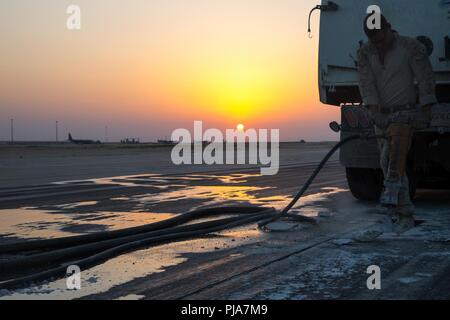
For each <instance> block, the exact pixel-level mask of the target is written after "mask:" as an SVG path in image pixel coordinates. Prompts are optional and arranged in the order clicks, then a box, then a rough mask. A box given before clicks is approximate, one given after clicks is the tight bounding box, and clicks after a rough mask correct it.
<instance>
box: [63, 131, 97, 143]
mask: <svg viewBox="0 0 450 320" xmlns="http://www.w3.org/2000/svg"><path fill="white" fill-rule="evenodd" d="M69 141H70V142H72V143H75V144H100V143H101V142H100V141H99V140H97V141H94V140H78V139H74V138H72V135H71V134H70V133H69Z"/></svg>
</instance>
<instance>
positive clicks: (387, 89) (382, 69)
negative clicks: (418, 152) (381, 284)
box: [358, 15, 437, 232]
mask: <svg viewBox="0 0 450 320" xmlns="http://www.w3.org/2000/svg"><path fill="white" fill-rule="evenodd" d="M371 17H372V15H368V16H367V17H366V19H365V21H364V31H365V33H366V35H367V37H368V38H369V41H368V42H367V43H365V44H364V45H362V47H361V48H360V50H359V53H358V73H359V89H360V93H361V97H362V101H363V105H364V106H365V107H366V108H367V109H368V111H369V114H370V117H371V119H372V122H373V124H374V127H375V133H376V135H380V136H384V137H386V138H385V139H379V141H378V147H379V150H380V154H381V163H380V165H381V168H382V170H383V174H384V192H383V194H382V196H381V199H380V202H381V205H382V206H383V208H387V211H388V213H389V214H390V216H391V218H392V221H393V222H394V223H395V224H394V228H395V229H396V231H397V232H403V231H405V230H407V229H409V228H412V227H414V205H413V204H412V202H411V198H410V190H409V180H408V177H407V174H406V163H407V155H408V151H409V149H410V147H411V141H412V136H413V133H414V129H417V128H418V127H417V126H418V123H419V121H418V119H419V118H421V119H424V118H425V119H430V118H431V107H432V105H434V104H436V103H437V100H436V95H435V80H434V73H433V70H432V66H431V62H430V59H429V57H428V54H427V50H426V48H425V46H424V45H422V43H421V42H419V41H418V40H416V39H413V38H409V37H405V36H401V35H399V34H398V33H397V32H396V31H394V30H393V29H392V27H391V24H390V23H389V22H388V21H387V20H386V18H385V17H384V16H383V15H381V17H380V20H381V25H380V28H374V29H372V28H370V27H369V23H368V22H369V19H370V18H371ZM416 82H417V86H416Z"/></svg>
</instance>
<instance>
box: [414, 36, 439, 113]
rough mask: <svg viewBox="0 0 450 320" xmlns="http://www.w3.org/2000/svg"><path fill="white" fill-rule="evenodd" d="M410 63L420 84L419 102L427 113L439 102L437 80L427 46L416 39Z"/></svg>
mask: <svg viewBox="0 0 450 320" xmlns="http://www.w3.org/2000/svg"><path fill="white" fill-rule="evenodd" d="M410 65H411V68H412V70H413V73H414V76H415V78H416V80H417V82H418V85H419V103H420V106H421V107H422V108H424V110H425V111H426V112H427V113H431V106H432V105H434V104H436V103H437V99H436V82H435V79H434V73H433V68H432V66H431V61H430V58H429V57H428V54H427V50H426V48H425V46H424V45H423V44H422V43H420V42H419V41H417V40H415V41H414V44H413V46H412V53H411V58H410Z"/></svg>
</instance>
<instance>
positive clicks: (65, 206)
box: [56, 201, 98, 209]
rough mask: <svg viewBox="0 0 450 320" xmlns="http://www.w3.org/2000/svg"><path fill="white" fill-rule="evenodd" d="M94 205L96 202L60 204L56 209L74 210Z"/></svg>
mask: <svg viewBox="0 0 450 320" xmlns="http://www.w3.org/2000/svg"><path fill="white" fill-rule="evenodd" d="M96 204H98V201H83V202H78V203H68V204H61V205H58V206H56V207H58V208H61V209H75V208H79V207H87V206H95V205H96Z"/></svg>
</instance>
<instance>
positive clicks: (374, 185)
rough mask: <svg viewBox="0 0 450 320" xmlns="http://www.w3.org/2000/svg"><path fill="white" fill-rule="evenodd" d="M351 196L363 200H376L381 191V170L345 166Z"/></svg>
mask: <svg viewBox="0 0 450 320" xmlns="http://www.w3.org/2000/svg"><path fill="white" fill-rule="evenodd" d="M346 173H347V182H348V186H349V188H350V191H351V193H352V194H353V196H354V197H355V198H356V199H358V200H363V201H378V200H379V199H380V196H381V192H382V191H383V172H382V171H381V169H372V168H346Z"/></svg>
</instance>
